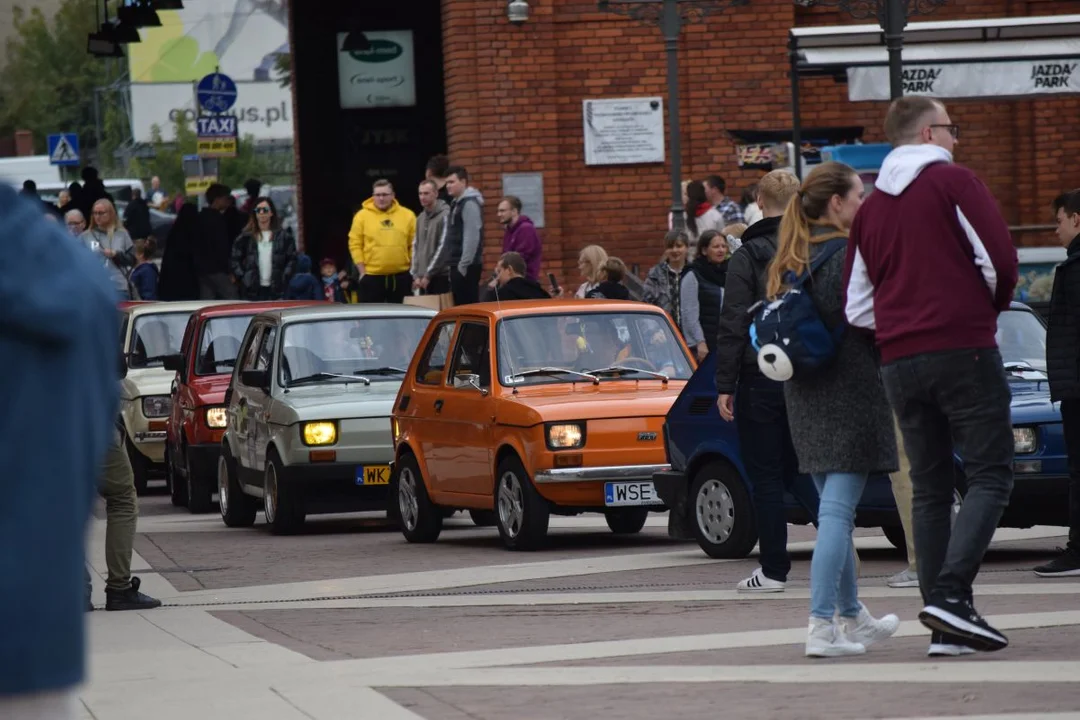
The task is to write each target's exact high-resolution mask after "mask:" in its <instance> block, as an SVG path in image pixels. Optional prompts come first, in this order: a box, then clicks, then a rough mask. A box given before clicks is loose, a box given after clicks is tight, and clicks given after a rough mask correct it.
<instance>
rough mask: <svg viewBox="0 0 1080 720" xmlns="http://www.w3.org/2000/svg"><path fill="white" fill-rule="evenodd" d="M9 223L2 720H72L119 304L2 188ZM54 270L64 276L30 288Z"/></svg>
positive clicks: (3, 294)
mask: <svg viewBox="0 0 1080 720" xmlns="http://www.w3.org/2000/svg"><path fill="white" fill-rule="evenodd" d="M0 227H3V228H4V233H3V238H4V255H3V260H2V261H0V307H2V308H4V312H3V313H0V357H3V358H4V361H5V362H6V363H7V366H6V371H5V372H4V373H3V374H2V375H0V397H2V398H3V399H4V400H3V402H2V403H0V429H2V430H3V431H4V434H5V437H6V438H7V442H3V443H0V468H3V472H2V473H0V494H2V496H3V498H4V502H2V503H0V548H4V550H3V551H2V552H0V617H3V618H6V622H5V623H4V630H3V639H2V640H0V718H15V717H28V716H29V717H47V718H57V719H58V720H66V719H67V718H71V717H74V703H75V695H74V690H75V687H76V686H77V685H78V684H79V683H81V682H82V681H83V679H84V675H85V654H86V647H85V627H84V624H85V619H84V609H85V606H84V602H85V598H84V596H83V589H84V585H83V582H84V581H83V572H84V568H85V557H86V553H85V547H84V544H85V537H86V530H87V521H88V520H89V518H90V508H91V504H92V502H93V499H94V497H95V496H96V495H97V475H98V469H99V467H100V465H101V461H102V458H103V456H104V453H105V450H106V446H107V445H108V443H109V436H110V433H112V432H113V429H114V425H113V421H114V420H115V418H116V413H117V411H118V404H119V397H118V396H119V389H118V387H117V383H116V338H117V337H118V336H119V333H120V328H119V325H118V320H117V313H116V302H117V300H118V299H119V298H118V295H117V290H116V287H115V286H114V285H113V283H112V282H111V281H110V279H109V277H108V276H107V275H106V272H105V269H104V267H103V266H102V264H101V262H100V258H97V257H95V256H94V255H92V254H91V253H90V252H89V251H88V250H87V249H86V248H84V247H82V246H81V245H80V244H79V242H78V241H77V240H76V239H74V238H72V237H71V236H69V235H68V234H67V233H65V232H64V230H63V228H62V226H60V225H58V224H56V223H51V222H49V221H47V220H46V219H45V218H44V217H43V216H42V214H41V210H40V208H39V207H35V206H34V205H33V204H31V203H30V202H28V201H26V200H24V199H20V198H18V197H17V195H16V193H15V191H14V190H13V189H12V188H10V187H8V186H6V185H3V184H0ZM43 267H47V268H49V273H50V277H51V280H52V282H49V283H34V282H27V278H33V277H37V276H38V275H39V274H40V273H41V268H43ZM58 287H59V288H63V292H56V288H58ZM20 428H22V429H25V428H48V432H47V433H39V432H28V431H25V430H20Z"/></svg>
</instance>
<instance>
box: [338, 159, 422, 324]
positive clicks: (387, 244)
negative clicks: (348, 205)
mask: <svg viewBox="0 0 1080 720" xmlns="http://www.w3.org/2000/svg"><path fill="white" fill-rule="evenodd" d="M415 234H416V215H415V214H414V213H413V211H412V210H410V209H409V208H407V207H403V206H401V205H399V204H398V201H397V200H395V199H394V186H393V185H391V184H390V181H389V180H377V181H375V185H374V188H373V191H372V194H371V197H370V198H368V199H367V200H365V201H364V206H363V207H362V208H361V209H360V212H358V213H356V216H355V217H354V218H353V222H352V229H350V230H349V253H350V254H351V255H352V259H353V262H354V263H355V264H356V271H357V273H358V274H359V275H360V284H359V287H358V288H357V292H358V294H359V300H360V302H362V303H363V302H367V303H400V302H401V301H402V300H403V299H404V298H405V295H406V293H408V292H409V291H410V290H411V289H412V276H411V275H410V274H409V266H410V264H411V263H412V239H413V236H414V235H415Z"/></svg>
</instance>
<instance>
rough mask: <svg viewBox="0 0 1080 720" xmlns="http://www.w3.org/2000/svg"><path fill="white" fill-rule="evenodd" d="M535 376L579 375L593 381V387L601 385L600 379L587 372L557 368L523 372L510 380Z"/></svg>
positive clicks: (512, 376) (514, 375)
mask: <svg viewBox="0 0 1080 720" xmlns="http://www.w3.org/2000/svg"><path fill="white" fill-rule="evenodd" d="M534 375H577V376H578V377H583V378H588V379H589V380H591V381H592V383H593V385H599V384H600V378H598V377H596V376H595V375H590V374H589V373H587V372H578V371H577V370H568V369H566V368H557V367H542V368H536V369H535V370H523V371H521V372H519V373H514V374H513V375H511V376H510V379H511V380H512V379H514V378H527V377H532V376H534Z"/></svg>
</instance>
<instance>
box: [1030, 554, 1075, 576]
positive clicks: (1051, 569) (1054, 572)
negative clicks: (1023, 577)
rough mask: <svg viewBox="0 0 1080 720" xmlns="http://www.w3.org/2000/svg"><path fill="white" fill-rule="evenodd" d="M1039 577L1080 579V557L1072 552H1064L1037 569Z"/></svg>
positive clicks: (1036, 572)
mask: <svg viewBox="0 0 1080 720" xmlns="http://www.w3.org/2000/svg"><path fill="white" fill-rule="evenodd" d="M1035 574H1036V575H1038V576H1039V577H1045V578H1058V577H1080V555H1077V554H1076V553H1074V552H1073V551H1072V550H1062V551H1061V554H1060V555H1058V556H1057V557H1056V558H1054V559H1053V560H1051V561H1050V562H1048V563H1046V564H1045V565H1039V566H1038V567H1036V568H1035Z"/></svg>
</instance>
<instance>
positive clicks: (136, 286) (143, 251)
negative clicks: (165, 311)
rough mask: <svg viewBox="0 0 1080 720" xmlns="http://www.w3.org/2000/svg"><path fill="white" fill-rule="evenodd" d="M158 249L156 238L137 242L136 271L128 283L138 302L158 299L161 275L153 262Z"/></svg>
mask: <svg viewBox="0 0 1080 720" xmlns="http://www.w3.org/2000/svg"><path fill="white" fill-rule="evenodd" d="M156 249H157V243H156V242H155V241H154V238H146V239H139V240H136V241H135V269H134V270H132V271H131V276H130V277H128V282H130V283H131V289H132V297H133V298H134V299H136V300H157V299H158V279H159V278H160V276H161V273H160V271H159V270H158V267H157V265H155V264H154V261H153V257H154V251H155V250H156Z"/></svg>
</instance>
